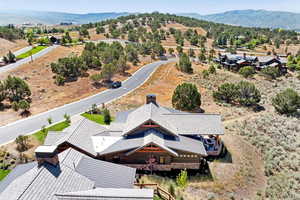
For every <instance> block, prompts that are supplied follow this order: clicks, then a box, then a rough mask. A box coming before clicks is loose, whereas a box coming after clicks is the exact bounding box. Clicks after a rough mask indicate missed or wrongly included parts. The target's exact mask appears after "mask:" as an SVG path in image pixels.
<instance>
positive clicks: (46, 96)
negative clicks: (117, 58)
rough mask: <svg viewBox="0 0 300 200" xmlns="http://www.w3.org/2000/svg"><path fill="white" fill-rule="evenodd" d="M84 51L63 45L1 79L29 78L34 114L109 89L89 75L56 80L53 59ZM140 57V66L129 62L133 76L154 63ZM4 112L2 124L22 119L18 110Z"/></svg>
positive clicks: (0, 118)
mask: <svg viewBox="0 0 300 200" xmlns="http://www.w3.org/2000/svg"><path fill="white" fill-rule="evenodd" d="M82 50H83V46H73V47H62V46H60V47H58V48H57V49H55V50H54V51H52V52H50V53H48V54H46V55H44V56H42V57H41V58H38V59H37V60H35V61H33V62H32V63H28V64H25V65H22V66H21V67H19V68H17V69H15V70H13V71H10V72H7V73H4V74H1V75H0V80H1V79H5V78H6V77H7V76H8V75H13V76H18V77H21V78H23V79H25V80H26V81H27V83H28V84H29V85H30V89H31V91H32V104H31V109H30V111H31V113H32V114H33V115H34V114H38V113H41V112H45V111H47V110H49V109H52V108H56V107H58V106H62V105H64V104H67V103H71V102H74V101H77V100H80V99H82V98H85V97H88V96H91V95H94V94H97V93H99V92H101V91H103V90H105V89H106V88H104V87H102V88H95V87H94V86H93V85H92V81H91V80H90V78H89V77H80V78H79V79H78V80H77V81H75V82H70V83H66V84H65V85H64V86H57V85H56V84H55V83H54V79H53V76H54V74H53V73H52V71H51V68H50V66H49V65H50V64H51V63H52V62H55V61H57V60H58V59H59V58H62V57H66V56H69V55H71V54H77V55H78V54H80V53H81V52H82ZM140 60H141V63H139V65H138V66H132V65H131V64H129V66H130V69H129V70H128V71H127V72H128V74H129V75H130V74H133V73H134V72H135V71H136V70H138V69H139V68H140V67H141V66H143V65H145V64H148V63H150V62H151V59H150V58H149V57H144V58H141V59H140ZM99 72H100V71H96V70H89V71H88V74H89V75H92V74H95V73H99ZM127 78H128V75H126V76H124V75H119V74H118V75H116V76H115V77H114V79H115V80H121V81H122V80H125V79H127ZM0 112H1V116H0V125H4V124H7V123H10V122H13V121H16V120H18V119H21V118H22V117H21V116H20V115H19V113H18V112H15V111H13V110H12V109H6V110H4V111H0Z"/></svg>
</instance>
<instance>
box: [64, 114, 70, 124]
mask: <svg viewBox="0 0 300 200" xmlns="http://www.w3.org/2000/svg"><path fill="white" fill-rule="evenodd" d="M64 118H65V120H66V122H67V123H71V117H70V115H68V114H67V113H66V114H64Z"/></svg>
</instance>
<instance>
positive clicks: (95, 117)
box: [81, 113, 106, 125]
mask: <svg viewBox="0 0 300 200" xmlns="http://www.w3.org/2000/svg"><path fill="white" fill-rule="evenodd" d="M81 116H83V117H85V118H87V119H89V120H91V121H94V122H96V123H98V124H102V125H106V124H105V123H104V117H103V115H100V114H89V113H83V114H81Z"/></svg>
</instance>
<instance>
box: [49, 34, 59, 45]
mask: <svg viewBox="0 0 300 200" xmlns="http://www.w3.org/2000/svg"><path fill="white" fill-rule="evenodd" d="M49 40H50V41H51V43H52V44H60V41H61V37H59V36H53V35H52V36H50V37H49Z"/></svg>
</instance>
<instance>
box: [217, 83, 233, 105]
mask: <svg viewBox="0 0 300 200" xmlns="http://www.w3.org/2000/svg"><path fill="white" fill-rule="evenodd" d="M236 95H237V87H236V85H235V84H233V83H224V84H222V85H221V86H219V87H218V91H215V92H213V97H214V99H215V100H217V101H221V102H226V103H232V102H233V101H234V100H235V99H236Z"/></svg>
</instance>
